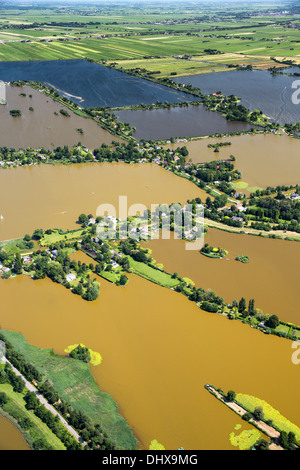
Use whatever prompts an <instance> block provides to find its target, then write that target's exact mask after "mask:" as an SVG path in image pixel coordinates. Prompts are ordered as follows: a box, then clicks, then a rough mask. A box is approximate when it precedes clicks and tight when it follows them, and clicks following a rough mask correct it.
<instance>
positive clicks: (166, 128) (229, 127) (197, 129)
mask: <svg viewBox="0 0 300 470" xmlns="http://www.w3.org/2000/svg"><path fill="white" fill-rule="evenodd" d="M114 113H115V114H116V116H117V117H118V119H119V120H120V121H122V122H129V124H130V125H131V126H133V127H135V128H136V132H134V133H133V136H134V137H135V138H136V139H138V140H141V139H146V140H149V139H158V140H159V139H162V140H164V139H168V138H170V137H193V136H198V135H199V136H201V135H210V134H215V133H216V132H220V133H231V132H240V131H243V130H250V129H251V127H252V126H251V125H249V124H247V123H245V122H231V121H227V120H226V119H225V118H224V117H223V116H222V115H221V114H220V113H216V112H213V111H209V110H207V109H206V108H205V107H204V106H203V105H198V106H188V107H184V108H182V107H179V108H170V109H152V110H129V111H126V110H121V111H115V112H114Z"/></svg>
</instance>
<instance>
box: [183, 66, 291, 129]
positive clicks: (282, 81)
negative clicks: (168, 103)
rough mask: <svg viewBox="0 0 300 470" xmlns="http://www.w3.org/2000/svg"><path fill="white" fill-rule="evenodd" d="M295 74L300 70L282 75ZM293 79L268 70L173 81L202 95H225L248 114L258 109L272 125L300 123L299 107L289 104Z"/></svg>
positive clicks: (202, 75)
mask: <svg viewBox="0 0 300 470" xmlns="http://www.w3.org/2000/svg"><path fill="white" fill-rule="evenodd" d="M294 72H300V68H297V67H293V68H291V69H287V70H285V73H294ZM296 79H297V77H293V76H291V77H290V76H287V75H274V76H273V75H271V73H270V72H269V71H267V70H253V71H247V70H234V71H229V72H219V73H214V74H200V75H199V74H198V75H193V76H189V77H178V78H175V79H174V81H176V82H178V83H185V84H187V83H190V84H192V85H193V86H195V87H198V88H200V89H201V91H202V93H205V94H209V93H215V92H217V91H221V92H222V93H223V94H224V95H231V94H233V95H237V96H239V97H240V98H241V104H242V105H244V106H246V107H247V108H249V109H250V110H251V111H253V110H254V109H260V110H261V111H263V113H264V114H266V115H267V116H268V117H270V119H271V120H272V121H274V122H279V123H281V124H285V123H286V122H287V123H295V122H298V121H300V105H296V104H293V102H292V94H293V93H294V92H295V89H293V88H292V83H293V82H294V80H296Z"/></svg>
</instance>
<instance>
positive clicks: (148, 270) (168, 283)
mask: <svg viewBox="0 0 300 470" xmlns="http://www.w3.org/2000/svg"><path fill="white" fill-rule="evenodd" d="M128 259H129V266H130V268H131V269H132V270H133V272H134V273H135V274H137V275H138V276H141V277H144V278H145V279H148V281H152V282H154V283H155V284H159V285H160V286H162V287H169V288H174V287H176V286H177V285H178V284H179V281H178V279H173V278H172V276H171V275H170V274H167V273H165V272H162V271H160V270H159V269H155V268H152V267H151V266H148V265H147V264H145V263H140V262H139V261H135V260H134V259H133V258H131V256H128Z"/></svg>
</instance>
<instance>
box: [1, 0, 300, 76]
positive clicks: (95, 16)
mask: <svg viewBox="0 0 300 470" xmlns="http://www.w3.org/2000/svg"><path fill="white" fill-rule="evenodd" d="M277 3H278V2H277ZM261 8H263V6H258V5H251V4H250V5H246V4H243V5H237V4H234V5H226V9H224V5H223V4H222V3H221V2H220V3H215V2H214V5H210V4H209V3H208V4H207V5H201V7H200V5H199V6H198V5H196V4H195V5H193V6H191V5H190V4H185V3H184V2H183V3H181V4H176V3H173V2H169V1H168V2H165V3H164V4H160V5H156V4H148V5H146V4H145V5H143V6H135V7H133V5H127V6H126V9H125V8H123V7H121V6H116V5H114V6H110V5H98V6H97V5H95V6H90V5H89V6H87V5H84V4H80V3H79V4H78V5H77V6H76V7H75V6H72V5H69V6H65V7H64V8H56V7H55V6H53V7H52V6H47V7H46V6H45V7H44V8H38V9H37V8H35V7H32V6H27V7H26V6H25V7H23V8H22V9H21V8H20V7H18V6H15V7H10V8H6V7H5V6H3V7H2V8H1V7H0V60H1V61H21V60H55V59H78V58H90V59H93V60H105V61H116V60H117V61H134V63H133V62H132V64H131V65H132V67H145V68H147V69H149V70H152V71H153V70H154V71H156V69H157V67H159V68H158V70H160V71H161V74H162V76H165V75H169V74H170V73H172V72H176V73H177V74H181V75H182V74H192V73H198V72H200V73H201V71H222V70H224V68H225V69H226V64H228V63H231V64H241V63H246V64H251V65H253V66H254V67H257V68H266V67H268V66H270V65H273V64H274V63H272V61H271V62H270V57H272V56H275V57H277V58H279V59H281V60H282V59H285V58H293V60H295V62H298V63H299V56H300V42H299V40H298V39H299V29H297V28H296V26H297V24H298V23H299V22H300V15H298V16H293V15H287V14H286V15H284V16H280V15H279V16H274V14H271V15H270V14H269V15H268V14H265V15H264V16H261V15H259V14H258V13H260V12H261V11H263V10H261ZM273 8H274V10H276V9H279V10H280V5H278V4H276V3H275V4H274V6H273ZM265 10H266V11H268V10H272V5H271V4H270V3H267V4H266V5H265ZM291 25H292V26H293V27H291ZM205 49H214V50H218V51H220V52H222V53H224V54H221V55H218V56H217V57H216V56H214V55H210V56H208V57H207V54H206V52H205ZM185 54H188V55H191V56H193V58H192V61H191V62H187V61H180V60H176V59H174V57H173V56H178V55H185ZM146 59H149V60H147V61H146V62H145V60H146ZM159 59H167V60H165V62H164V63H163V61H162V62H159V64H158V63H156V62H152V61H157V60H159ZM173 59H174V60H173ZM139 61H140V62H139ZM120 65H121V66H124V67H128V68H130V67H131V65H130V64H126V63H124V64H120Z"/></svg>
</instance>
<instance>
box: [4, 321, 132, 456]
mask: <svg viewBox="0 0 300 470" xmlns="http://www.w3.org/2000/svg"><path fill="white" fill-rule="evenodd" d="M1 333H2V334H3V335H4V336H5V338H7V340H8V341H9V342H10V343H11V344H12V345H13V347H14V349H15V350H16V351H17V352H19V353H21V354H23V356H24V357H25V358H26V360H27V361H28V362H29V363H31V364H32V365H33V366H34V367H35V368H36V369H37V370H38V371H39V372H40V373H41V374H42V375H43V376H44V377H45V379H46V380H49V381H50V383H52V384H53V387H54V388H55V390H56V391H57V392H58V394H59V395H60V397H61V398H62V399H63V400H65V401H66V402H68V403H70V405H71V406H72V407H73V408H74V409H76V410H79V411H82V412H83V413H84V414H86V415H87V416H89V417H90V418H91V420H92V422H93V424H94V425H95V424H97V423H98V424H100V425H101V427H102V429H103V430H104V431H105V432H106V433H107V435H108V437H109V438H110V439H111V441H112V442H113V443H115V444H116V445H117V446H120V447H122V448H124V449H136V446H137V443H136V438H135V437H134V435H133V433H132V431H131V429H130V428H129V426H128V424H127V422H126V420H125V419H124V418H123V417H122V416H121V415H120V414H119V413H118V405H117V403H116V402H115V401H114V400H113V398H112V397H111V396H110V395H109V394H108V393H105V392H103V391H102V390H101V389H100V388H99V386H98V384H97V383H96V381H95V379H94V377H93V376H92V374H91V371H90V366H89V365H88V364H86V363H84V362H82V361H78V360H75V359H71V358H67V357H63V356H58V355H56V354H54V352H53V351H52V350H51V349H39V348H37V347H35V346H32V345H30V344H28V343H27V342H26V340H25V338H24V337H23V336H22V335H21V334H20V333H16V332H12V331H3V330H1Z"/></svg>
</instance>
